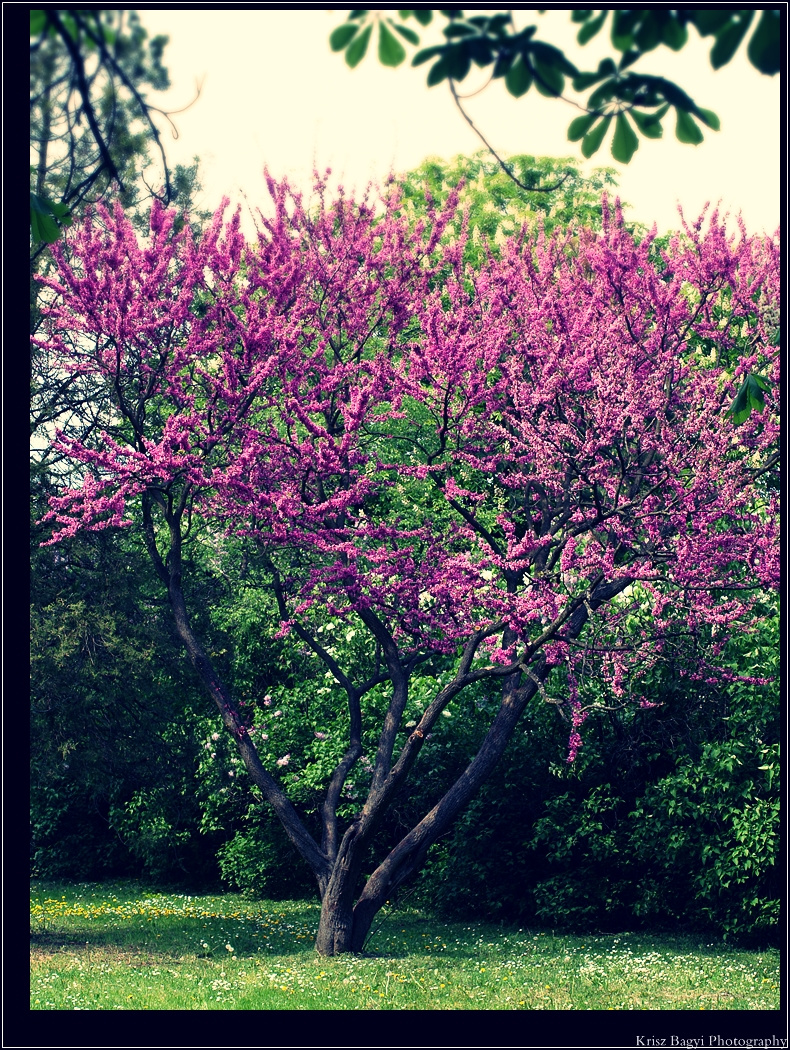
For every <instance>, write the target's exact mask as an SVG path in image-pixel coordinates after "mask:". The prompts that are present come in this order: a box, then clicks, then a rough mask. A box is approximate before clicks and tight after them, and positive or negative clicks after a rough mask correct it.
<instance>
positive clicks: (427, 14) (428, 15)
mask: <svg viewBox="0 0 790 1050" xmlns="http://www.w3.org/2000/svg"><path fill="white" fill-rule="evenodd" d="M414 17H415V18H416V19H417V21H418V22H419V23H420V25H421V26H429V25H430V24H431V19H432V18H433V11H430V10H426V9H425V8H424V7H418V8H417V10H416V11H415V12H414Z"/></svg>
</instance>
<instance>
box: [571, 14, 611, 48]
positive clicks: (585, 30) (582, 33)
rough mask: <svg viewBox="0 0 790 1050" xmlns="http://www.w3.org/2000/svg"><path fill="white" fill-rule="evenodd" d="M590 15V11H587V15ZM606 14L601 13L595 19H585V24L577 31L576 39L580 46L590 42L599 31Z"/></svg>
mask: <svg viewBox="0 0 790 1050" xmlns="http://www.w3.org/2000/svg"><path fill="white" fill-rule="evenodd" d="M591 14H592V11H589V12H588V15H591ZM608 14H609V12H608V11H601V13H600V14H599V15H598V17H597V18H593V19H591V20H587V19H585V23H584V25H583V26H582V27H581V29H580V30H579V33H578V36H577V37H576V39H577V40H578V41H579V43H580V44H586V43H587V41H588V40H592V38H593V37H594V36H595V34H596V33H597V32H598V31H599V30H600V28H601V26H602V25H603V24H604V22H605V21H606V16H607V15H608Z"/></svg>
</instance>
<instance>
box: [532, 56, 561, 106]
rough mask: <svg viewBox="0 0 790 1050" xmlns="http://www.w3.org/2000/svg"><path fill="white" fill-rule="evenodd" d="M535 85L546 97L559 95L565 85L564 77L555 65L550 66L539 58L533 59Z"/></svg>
mask: <svg viewBox="0 0 790 1050" xmlns="http://www.w3.org/2000/svg"><path fill="white" fill-rule="evenodd" d="M535 87H536V88H537V89H538V91H539V92H540V93H541V95H546V97H547V98H556V97H557V95H561V94H562V92H563V89H564V87H565V77H564V76H563V75H562V73H561V72H560V70H559V69H558V68H557V66H550V65H548V64H547V63H546V62H542V61H541V60H540V59H536V60H535Z"/></svg>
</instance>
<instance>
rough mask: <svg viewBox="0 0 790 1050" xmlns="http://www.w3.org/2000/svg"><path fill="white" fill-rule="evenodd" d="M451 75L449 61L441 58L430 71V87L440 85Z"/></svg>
mask: <svg viewBox="0 0 790 1050" xmlns="http://www.w3.org/2000/svg"><path fill="white" fill-rule="evenodd" d="M448 75H449V70H448V68H447V61H446V59H444V58H440V59H439V61H438V62H436V63H435V64H434V65H432V66H431V68H430V69H429V70H428V87H433V86H434V84H440V83H441V82H442V81H443V80H446V79H447V77H448Z"/></svg>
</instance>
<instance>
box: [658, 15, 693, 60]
mask: <svg viewBox="0 0 790 1050" xmlns="http://www.w3.org/2000/svg"><path fill="white" fill-rule="evenodd" d="M668 16H669V17H668V18H667V19H666V21H665V22H664V25H663V26H662V28H661V40H662V41H663V42H664V43H665V44H666V45H667V47H671V48H672V50H673V51H680V50H681V48H684V47H685V46H686V44H687V42H688V38H689V31H688V29H686V27H685V26H684V25H683V24H682V23H681V22H680V21H679V19H678V18H677V17H676V16H675V15H674V14H673V12H672V11H670V12H668Z"/></svg>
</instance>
